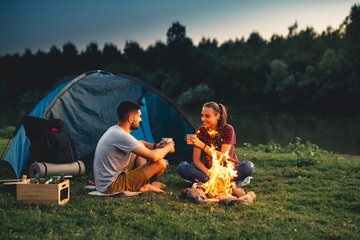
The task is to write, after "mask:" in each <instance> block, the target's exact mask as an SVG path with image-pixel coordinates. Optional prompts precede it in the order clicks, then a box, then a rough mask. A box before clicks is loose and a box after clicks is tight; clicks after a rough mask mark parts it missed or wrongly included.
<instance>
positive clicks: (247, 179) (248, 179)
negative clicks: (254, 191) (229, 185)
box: [236, 177, 253, 187]
mask: <svg viewBox="0 0 360 240" xmlns="http://www.w3.org/2000/svg"><path fill="white" fill-rule="evenodd" d="M251 179H253V177H247V178H245V179H244V180H243V181H237V182H236V185H237V187H242V186H245V185H248V184H249V183H250V180H251Z"/></svg>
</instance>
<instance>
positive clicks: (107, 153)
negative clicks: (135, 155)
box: [94, 125, 141, 192]
mask: <svg viewBox="0 0 360 240" xmlns="http://www.w3.org/2000/svg"><path fill="white" fill-rule="evenodd" d="M140 146H141V144H140V143H139V142H138V141H137V140H136V138H134V137H133V136H131V135H130V134H129V133H127V132H125V131H124V130H123V129H122V128H121V127H120V126H118V125H115V126H112V127H110V128H109V129H108V130H107V131H106V132H105V133H104V135H103V136H102V137H101V138H100V140H99V142H98V144H97V146H96V150H95V155H94V178H95V184H96V190H98V191H100V192H105V191H106V189H107V188H108V187H109V186H110V185H111V184H112V183H113V182H114V181H115V180H116V178H117V177H118V176H119V175H120V174H121V173H122V172H123V171H124V170H125V168H126V166H127V165H128V164H129V162H130V158H131V154H132V153H131V151H133V150H134V149H136V148H138V147H140Z"/></svg>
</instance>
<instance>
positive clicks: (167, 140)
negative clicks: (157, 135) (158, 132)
mask: <svg viewBox="0 0 360 240" xmlns="http://www.w3.org/2000/svg"><path fill="white" fill-rule="evenodd" d="M172 140H173V139H172V138H162V141H163V142H164V145H166V144H168V143H171V142H172Z"/></svg>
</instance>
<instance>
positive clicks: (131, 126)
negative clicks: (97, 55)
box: [130, 123, 140, 131]
mask: <svg viewBox="0 0 360 240" xmlns="http://www.w3.org/2000/svg"><path fill="white" fill-rule="evenodd" d="M139 124H140V123H138V124H137V125H135V124H134V123H132V124H131V125H130V130H131V131H132V130H137V129H139Z"/></svg>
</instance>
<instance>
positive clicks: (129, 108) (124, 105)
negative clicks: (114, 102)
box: [117, 101, 140, 122]
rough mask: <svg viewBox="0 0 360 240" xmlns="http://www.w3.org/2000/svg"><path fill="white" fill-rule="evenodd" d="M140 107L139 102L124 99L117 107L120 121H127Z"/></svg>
mask: <svg viewBox="0 0 360 240" xmlns="http://www.w3.org/2000/svg"><path fill="white" fill-rule="evenodd" d="M139 109H140V106H139V104H137V103H136V102H131V101H123V102H121V103H120V104H119V106H118V107H117V116H118V120H119V122H125V121H126V120H127V119H128V118H129V116H130V114H131V113H132V112H135V111H137V110H139Z"/></svg>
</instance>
